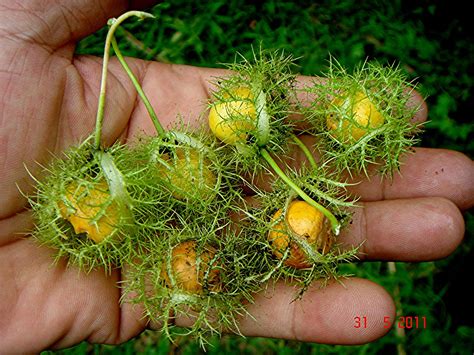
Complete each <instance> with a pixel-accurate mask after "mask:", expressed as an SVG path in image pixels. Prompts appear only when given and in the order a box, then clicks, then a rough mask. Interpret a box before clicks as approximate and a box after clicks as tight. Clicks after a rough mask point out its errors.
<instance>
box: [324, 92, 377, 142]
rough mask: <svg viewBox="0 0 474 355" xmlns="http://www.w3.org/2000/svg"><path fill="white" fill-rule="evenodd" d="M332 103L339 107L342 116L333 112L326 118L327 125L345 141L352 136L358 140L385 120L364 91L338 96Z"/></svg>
mask: <svg viewBox="0 0 474 355" xmlns="http://www.w3.org/2000/svg"><path fill="white" fill-rule="evenodd" d="M332 105H333V107H337V108H338V111H339V112H341V116H342V117H339V115H338V114H337V113H331V114H329V115H328V116H327V118H326V125H327V128H328V129H329V130H331V131H333V132H334V135H335V136H337V137H338V138H339V139H342V140H343V141H347V140H349V139H350V138H352V139H353V140H355V141H358V140H359V139H361V138H362V137H363V136H365V135H366V134H367V133H368V132H369V131H370V130H371V129H375V128H378V127H380V126H382V125H383V124H384V122H385V120H384V118H383V116H382V114H381V113H380V111H379V110H378V109H377V107H376V106H375V105H374V104H373V103H372V101H370V99H369V98H368V97H367V95H365V94H364V93H363V92H362V91H358V92H356V93H355V94H354V95H351V96H348V97H345V98H337V99H335V100H334V101H333V102H332Z"/></svg>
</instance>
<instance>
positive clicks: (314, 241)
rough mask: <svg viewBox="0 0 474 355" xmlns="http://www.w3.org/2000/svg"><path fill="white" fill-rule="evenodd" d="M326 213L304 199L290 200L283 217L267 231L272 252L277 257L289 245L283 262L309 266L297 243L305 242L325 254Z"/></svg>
mask: <svg viewBox="0 0 474 355" xmlns="http://www.w3.org/2000/svg"><path fill="white" fill-rule="evenodd" d="M281 214H282V210H281V209H280V210H278V211H277V212H276V213H275V214H274V216H273V221H276V220H278V219H280V216H281ZM328 224H329V223H328V222H327V219H326V217H324V215H323V214H322V213H321V212H320V211H318V210H317V209H316V208H314V207H313V206H311V205H310V204H308V203H307V202H305V201H293V202H291V203H290V205H289V206H288V210H287V212H286V216H285V220H281V221H279V222H278V223H277V224H276V225H275V226H274V227H273V228H272V229H271V230H270V232H269V233H268V240H269V242H270V244H271V246H272V249H273V254H274V255H275V256H276V257H277V258H279V259H281V258H282V257H283V254H284V253H285V251H286V250H287V249H288V248H289V255H288V257H287V258H286V259H285V261H284V264H285V265H288V266H292V267H294V268H297V269H303V268H307V267H310V266H311V262H310V260H308V257H307V254H306V253H305V252H304V251H303V250H302V249H301V247H300V245H299V244H298V242H297V241H296V240H295V238H298V239H300V241H299V242H300V243H306V244H307V245H308V246H309V247H311V248H312V249H314V250H317V251H319V252H320V253H322V254H325V253H327V252H328V251H329V249H330V247H331V245H332V240H333V239H332V235H331V232H330V227H329V225H328Z"/></svg>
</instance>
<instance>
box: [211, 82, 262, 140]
mask: <svg viewBox="0 0 474 355" xmlns="http://www.w3.org/2000/svg"><path fill="white" fill-rule="evenodd" d="M253 99H254V97H253V94H252V92H251V90H250V89H249V88H246V87H239V88H237V89H235V90H232V91H231V92H230V93H226V94H224V95H222V101H221V102H216V103H214V104H213V105H212V106H211V109H210V110H209V127H210V129H211V131H212V133H214V135H215V136H216V137H217V138H218V139H220V140H221V141H223V142H224V143H227V144H236V143H245V142H246V140H247V136H248V133H249V132H250V131H252V130H253V129H255V125H256V119H257V111H256V108H255V104H254V102H253Z"/></svg>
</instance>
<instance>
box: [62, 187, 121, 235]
mask: <svg viewBox="0 0 474 355" xmlns="http://www.w3.org/2000/svg"><path fill="white" fill-rule="evenodd" d="M58 207H59V211H60V213H61V216H62V218H64V219H66V220H67V221H69V222H70V223H71V225H72V227H73V228H74V232H75V233H76V234H83V233H85V234H86V235H87V237H89V238H90V239H92V240H93V241H94V242H96V243H100V242H102V241H103V240H104V239H106V238H107V237H108V236H110V235H111V234H112V233H114V232H115V230H116V225H117V223H118V221H119V217H120V216H119V208H118V205H117V202H116V201H114V200H112V198H111V196H110V192H109V186H108V185H107V183H106V182H105V181H100V182H98V183H95V184H94V186H93V187H92V188H88V187H86V186H85V185H83V184H81V185H78V183H77V182H72V183H70V184H69V185H68V186H67V187H66V193H65V194H64V196H63V198H62V199H61V200H60V201H59V203H58Z"/></svg>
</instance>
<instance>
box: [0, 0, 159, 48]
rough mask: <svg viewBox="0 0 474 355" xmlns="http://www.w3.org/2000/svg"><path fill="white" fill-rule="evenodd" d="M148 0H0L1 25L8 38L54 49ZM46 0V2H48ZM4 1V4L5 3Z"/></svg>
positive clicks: (144, 5)
mask: <svg viewBox="0 0 474 355" xmlns="http://www.w3.org/2000/svg"><path fill="white" fill-rule="evenodd" d="M156 2H157V1H151V0H134V1H127V0H120V1H116V0H107V1H95V0H79V1H68V0H61V1H39V0H35V1H28V2H26V3H23V2H11V1H8V0H3V1H1V2H0V5H1V4H2V3H4V4H5V6H0V8H1V10H0V19H1V21H0V22H1V24H2V25H1V27H2V28H4V29H8V32H7V33H9V37H10V38H21V39H24V40H25V42H28V43H29V44H35V43H37V44H39V45H41V46H42V47H44V48H46V49H48V50H50V52H54V50H56V49H58V48H61V47H63V46H65V45H66V44H69V43H72V42H75V41H77V40H79V39H81V38H83V37H85V36H87V35H89V34H91V33H94V32H95V31H97V30H99V29H100V28H101V27H103V26H105V25H106V23H107V20H108V19H109V18H111V17H114V16H118V15H120V14H121V13H123V12H125V11H127V10H128V9H138V8H145V7H149V6H151V5H153V4H154V3H156ZM48 3H49V4H48ZM6 5H8V6H6Z"/></svg>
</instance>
